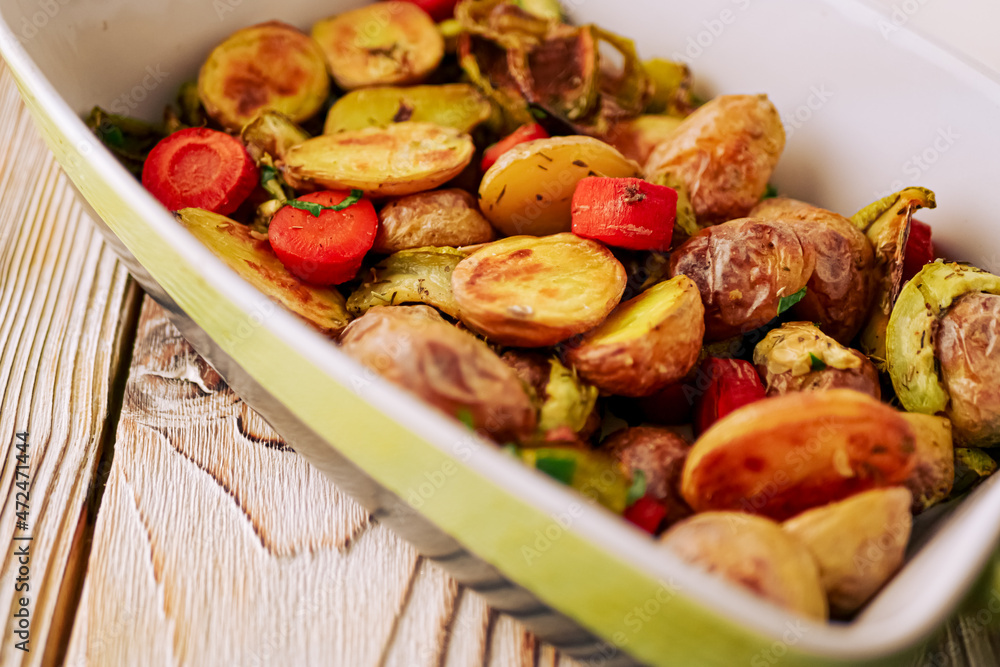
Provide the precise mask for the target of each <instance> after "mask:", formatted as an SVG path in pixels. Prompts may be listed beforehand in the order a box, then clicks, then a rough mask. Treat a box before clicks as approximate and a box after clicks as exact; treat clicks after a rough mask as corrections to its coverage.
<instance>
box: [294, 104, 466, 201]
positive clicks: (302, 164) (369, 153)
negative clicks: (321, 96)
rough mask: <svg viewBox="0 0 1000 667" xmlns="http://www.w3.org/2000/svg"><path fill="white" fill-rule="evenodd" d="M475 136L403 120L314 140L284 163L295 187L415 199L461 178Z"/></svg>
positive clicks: (299, 148)
mask: <svg viewBox="0 0 1000 667" xmlns="http://www.w3.org/2000/svg"><path fill="white" fill-rule="evenodd" d="M474 151H475V147H474V146H473V144H472V138H471V137H469V135H467V134H463V133H462V132H459V131H458V130H453V129H451V128H446V127H441V126H439V125H432V124H430V123H413V122H403V123H394V124H392V125H389V126H388V127H381V128H379V127H372V128H368V129H365V130H356V131H354V132H341V133H340V134H333V135H330V134H324V135H322V136H319V137H314V138H312V139H309V140H308V141H305V142H303V143H301V144H298V145H297V146H293V147H292V148H290V149H289V150H288V152H287V153H285V157H284V159H283V160H281V162H280V167H281V171H282V174H283V175H284V177H285V181H286V182H287V183H288V184H289V185H291V186H292V187H293V188H296V189H302V190H315V189H318V188H329V189H332V190H336V189H353V188H356V189H358V190H361V191H362V192H364V193H365V195H367V196H371V197H386V196H390V195H410V194H414V193H417V192H422V191H424V190H431V189H433V188H436V187H437V186H439V185H441V184H443V183H445V182H447V181H449V180H451V179H452V178H454V177H455V176H458V174H460V173H461V172H462V170H463V169H465V167H466V165H468V164H469V162H470V161H471V160H472V154H473V152H474Z"/></svg>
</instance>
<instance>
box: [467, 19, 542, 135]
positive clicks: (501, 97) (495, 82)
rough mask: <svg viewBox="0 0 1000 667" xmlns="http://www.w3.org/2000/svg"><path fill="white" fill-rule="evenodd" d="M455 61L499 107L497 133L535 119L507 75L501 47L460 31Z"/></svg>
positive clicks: (505, 58) (504, 55) (532, 121)
mask: <svg viewBox="0 0 1000 667" xmlns="http://www.w3.org/2000/svg"><path fill="white" fill-rule="evenodd" d="M464 4H466V3H462V4H460V5H459V7H460V8H461V7H462V6H463V5H464ZM458 62H459V65H461V67H462V71H463V72H465V75H466V76H467V77H468V78H469V81H471V82H472V83H473V85H475V86H476V88H478V89H479V90H480V91H481V92H482V93H483V95H485V96H486V97H487V98H488V99H489V100H490V101H491V102H493V104H495V105H496V106H497V108H498V109H500V117H499V119H498V120H497V122H496V125H497V127H496V128H495V129H496V130H497V131H498V132H499V133H500V134H503V135H507V134H510V133H511V132H513V131H514V130H516V129H517V128H519V127H520V126H522V125H526V124H528V123H534V122H535V117H534V116H533V115H532V114H531V111H530V110H529V109H528V102H527V100H525V99H524V96H523V95H521V90H520V88H518V86H517V83H516V82H515V81H514V79H513V78H511V76H510V72H509V71H508V69H507V52H506V51H505V50H504V49H503V48H502V47H500V46H498V45H497V44H495V43H493V42H491V41H490V40H488V39H486V38H484V37H480V36H478V35H474V34H469V33H463V34H462V35H460V36H459V38H458Z"/></svg>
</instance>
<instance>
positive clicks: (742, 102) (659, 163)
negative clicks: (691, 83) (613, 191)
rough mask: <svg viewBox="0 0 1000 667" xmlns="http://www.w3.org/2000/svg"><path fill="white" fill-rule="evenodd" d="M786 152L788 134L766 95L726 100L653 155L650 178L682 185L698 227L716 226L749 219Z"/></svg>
mask: <svg viewBox="0 0 1000 667" xmlns="http://www.w3.org/2000/svg"><path fill="white" fill-rule="evenodd" d="M784 148H785V129H784V127H782V125H781V118H779V117H778V111H777V109H775V108H774V105H773V104H771V102H770V101H769V100H768V99H767V96H766V95H722V96H719V97H716V98H715V99H713V100H711V101H710V102H708V103H706V104H705V105H704V106H702V107H700V108H699V109H698V110H697V111H695V112H694V113H692V114H691V115H690V116H688V117H687V118H685V119H684V122H683V123H681V125H680V127H678V128H677V130H676V131H675V132H674V133H673V134H672V135H671V136H670V137H669V138H667V139H666V140H665V141H663V142H662V143H660V145H659V146H657V147H656V149H654V150H653V152H652V154H651V155H650V156H649V159H648V160H647V161H646V177H647V178H648V179H649V180H651V181H657V180H658V179H663V178H664V177H666V178H668V179H675V180H677V181H679V182H680V183H682V184H683V185H684V186H685V189H686V190H687V193H688V196H689V197H690V198H691V205H692V206H693V207H694V212H695V215H696V216H697V219H698V223H699V224H701V225H706V224H717V223H720V222H726V221H727V220H735V219H736V218H743V217H746V215H747V214H748V213H749V212H750V209H752V208H753V207H754V205H755V204H756V203H757V202H758V201H760V198H761V197H762V196H763V195H764V191H765V190H766V189H767V182H768V180H769V179H770V178H771V172H773V171H774V167H775V165H777V163H778V158H779V157H781V153H782V151H783V150H784Z"/></svg>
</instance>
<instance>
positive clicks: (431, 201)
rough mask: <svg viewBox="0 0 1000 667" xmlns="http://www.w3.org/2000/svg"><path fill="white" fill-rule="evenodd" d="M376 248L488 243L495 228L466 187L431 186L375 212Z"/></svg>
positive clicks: (386, 250)
mask: <svg viewBox="0 0 1000 667" xmlns="http://www.w3.org/2000/svg"><path fill="white" fill-rule="evenodd" d="M378 221H379V226H378V233H377V234H376V235H375V245H374V247H373V248H372V250H374V251H375V252H380V253H386V254H388V253H393V252H399V251H400V250H408V249H410V248H422V247H424V246H468V245H476V244H479V243H488V242H490V241H492V240H494V239H495V238H496V232H494V231H493V227H491V226H490V223H489V222H487V221H486V218H484V217H483V215H482V214H481V213H480V212H479V209H477V208H476V198H475V197H473V196H472V195H470V194H469V193H468V192H466V191H465V190H458V189H450V190H434V191H431V192H421V193H418V194H415V195H410V196H408V197H402V198H400V199H396V200H394V201H391V202H389V203H388V204H386V205H385V206H384V207H383V208H382V210H381V211H379V214H378Z"/></svg>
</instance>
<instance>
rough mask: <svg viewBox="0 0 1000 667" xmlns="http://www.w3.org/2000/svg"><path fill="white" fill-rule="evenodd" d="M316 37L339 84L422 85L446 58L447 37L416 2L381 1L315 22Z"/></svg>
mask: <svg viewBox="0 0 1000 667" xmlns="http://www.w3.org/2000/svg"><path fill="white" fill-rule="evenodd" d="M312 36H313V39H315V40H316V42H317V43H318V44H319V46H320V47H321V48H322V50H323V53H324V54H325V55H326V60H327V63H329V65H330V72H331V73H332V74H333V78H334V79H335V80H336V82H337V85H338V86H340V87H341V88H343V89H345V90H354V89H355V88H364V87H366V86H383V85H392V84H408V83H420V82H421V81H423V80H424V79H425V78H427V76H428V75H429V74H430V73H431V72H433V71H434V69H435V68H437V66H438V64H439V63H440V62H441V58H443V57H444V38H443V37H442V36H441V32H440V31H439V30H438V29H437V26H436V25H434V21H433V20H432V19H431V17H430V16H428V15H427V12H425V11H424V10H422V9H420V8H419V7H417V6H416V5H415V4H413V3H412V2H398V1H392V2H377V3H374V4H371V5H368V6H367V7H361V8H360V9H355V10H352V11H349V12H344V13H343V14H338V15H337V16H332V17H330V18H328V19H324V20H322V21H319V22H317V23H316V24H315V25H314V26H313V29H312Z"/></svg>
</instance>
